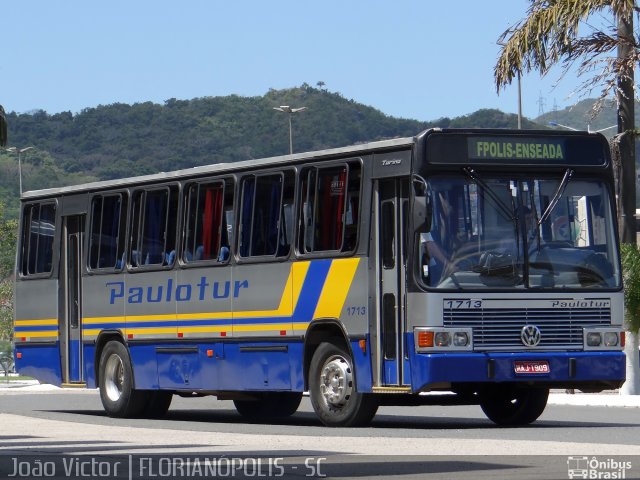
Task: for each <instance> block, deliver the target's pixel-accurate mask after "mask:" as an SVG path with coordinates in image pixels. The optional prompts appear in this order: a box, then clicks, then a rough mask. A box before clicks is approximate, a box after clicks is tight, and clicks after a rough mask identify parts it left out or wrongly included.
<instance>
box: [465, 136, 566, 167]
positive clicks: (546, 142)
mask: <svg viewBox="0 0 640 480" xmlns="http://www.w3.org/2000/svg"><path fill="white" fill-rule="evenodd" d="M467 145H468V147H469V158H470V159H472V160H486V159H496V160H559V161H564V160H565V159H566V155H565V146H564V142H563V141H562V139H550V138H513V139H509V138H504V137H498V138H495V137H471V138H468V139H467Z"/></svg>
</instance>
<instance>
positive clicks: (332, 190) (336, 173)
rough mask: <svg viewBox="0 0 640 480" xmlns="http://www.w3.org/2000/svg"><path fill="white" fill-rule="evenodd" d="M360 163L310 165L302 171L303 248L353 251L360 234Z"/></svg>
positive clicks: (316, 250)
mask: <svg viewBox="0 0 640 480" xmlns="http://www.w3.org/2000/svg"><path fill="white" fill-rule="evenodd" d="M360 171H361V168H360V164H359V163H358V162H350V163H349V164H343V165H336V166H331V167H324V168H317V167H312V168H307V169H305V170H303V171H302V175H301V177H300V178H301V186H300V187H301V188H300V192H301V202H300V204H301V213H300V217H301V218H300V236H299V239H300V246H299V247H300V251H301V252H303V253H314V252H325V251H351V250H353V249H354V248H355V246H356V241H357V237H358V218H359V211H360Z"/></svg>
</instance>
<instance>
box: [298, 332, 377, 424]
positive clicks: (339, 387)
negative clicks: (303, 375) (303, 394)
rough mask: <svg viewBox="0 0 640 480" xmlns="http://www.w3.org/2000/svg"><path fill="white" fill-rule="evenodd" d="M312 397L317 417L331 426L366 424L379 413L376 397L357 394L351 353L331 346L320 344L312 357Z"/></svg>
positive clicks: (310, 394)
mask: <svg viewBox="0 0 640 480" xmlns="http://www.w3.org/2000/svg"><path fill="white" fill-rule="evenodd" d="M309 396H310V400H311V405H313V409H314V410H315V412H316V415H318V417H319V418H320V420H321V421H322V423H324V424H325V425H327V426H329V427H355V426H361V425H366V424H368V423H369V422H370V421H371V419H372V418H373V417H374V415H375V414H376V411H377V410H378V401H377V399H376V398H375V397H374V396H373V395H371V394H365V393H358V392H357V391H356V385H355V376H354V368H353V360H352V359H351V356H350V355H349V353H347V352H346V351H345V350H344V349H342V348H340V347H338V346H336V345H334V344H332V343H321V344H320V345H319V346H318V348H317V350H316V351H315V353H314V354H313V358H312V359H311V365H310V367H309Z"/></svg>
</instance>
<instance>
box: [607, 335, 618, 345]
mask: <svg viewBox="0 0 640 480" xmlns="http://www.w3.org/2000/svg"><path fill="white" fill-rule="evenodd" d="M617 345H618V334H617V333H616V332H604V346H605V347H615V346H617Z"/></svg>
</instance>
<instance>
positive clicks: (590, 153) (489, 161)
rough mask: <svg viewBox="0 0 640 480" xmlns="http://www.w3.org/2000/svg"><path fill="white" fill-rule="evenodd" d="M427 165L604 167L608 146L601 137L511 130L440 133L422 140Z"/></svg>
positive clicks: (607, 155)
mask: <svg viewBox="0 0 640 480" xmlns="http://www.w3.org/2000/svg"><path fill="white" fill-rule="evenodd" d="M425 154H426V157H425V162H426V163H427V164H432V165H434V164H441V165H444V164H446V165H451V164H458V165H473V164H484V165H530V166H539V165H556V166H567V167H569V166H574V165H584V166H605V165H607V164H608V163H609V161H610V160H609V145H608V144H607V141H606V139H605V138H604V137H603V136H601V135H590V134H588V133H582V132H579V133H574V132H567V133H566V134H564V133H563V134H558V133H547V132H542V131H536V132H527V133H516V131H513V130H505V131H504V133H502V132H501V131H498V130H492V131H487V132H482V131H478V130H475V131H474V130H462V129H461V130H454V129H451V130H441V131H433V132H429V133H428V134H427V136H426V151H425Z"/></svg>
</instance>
